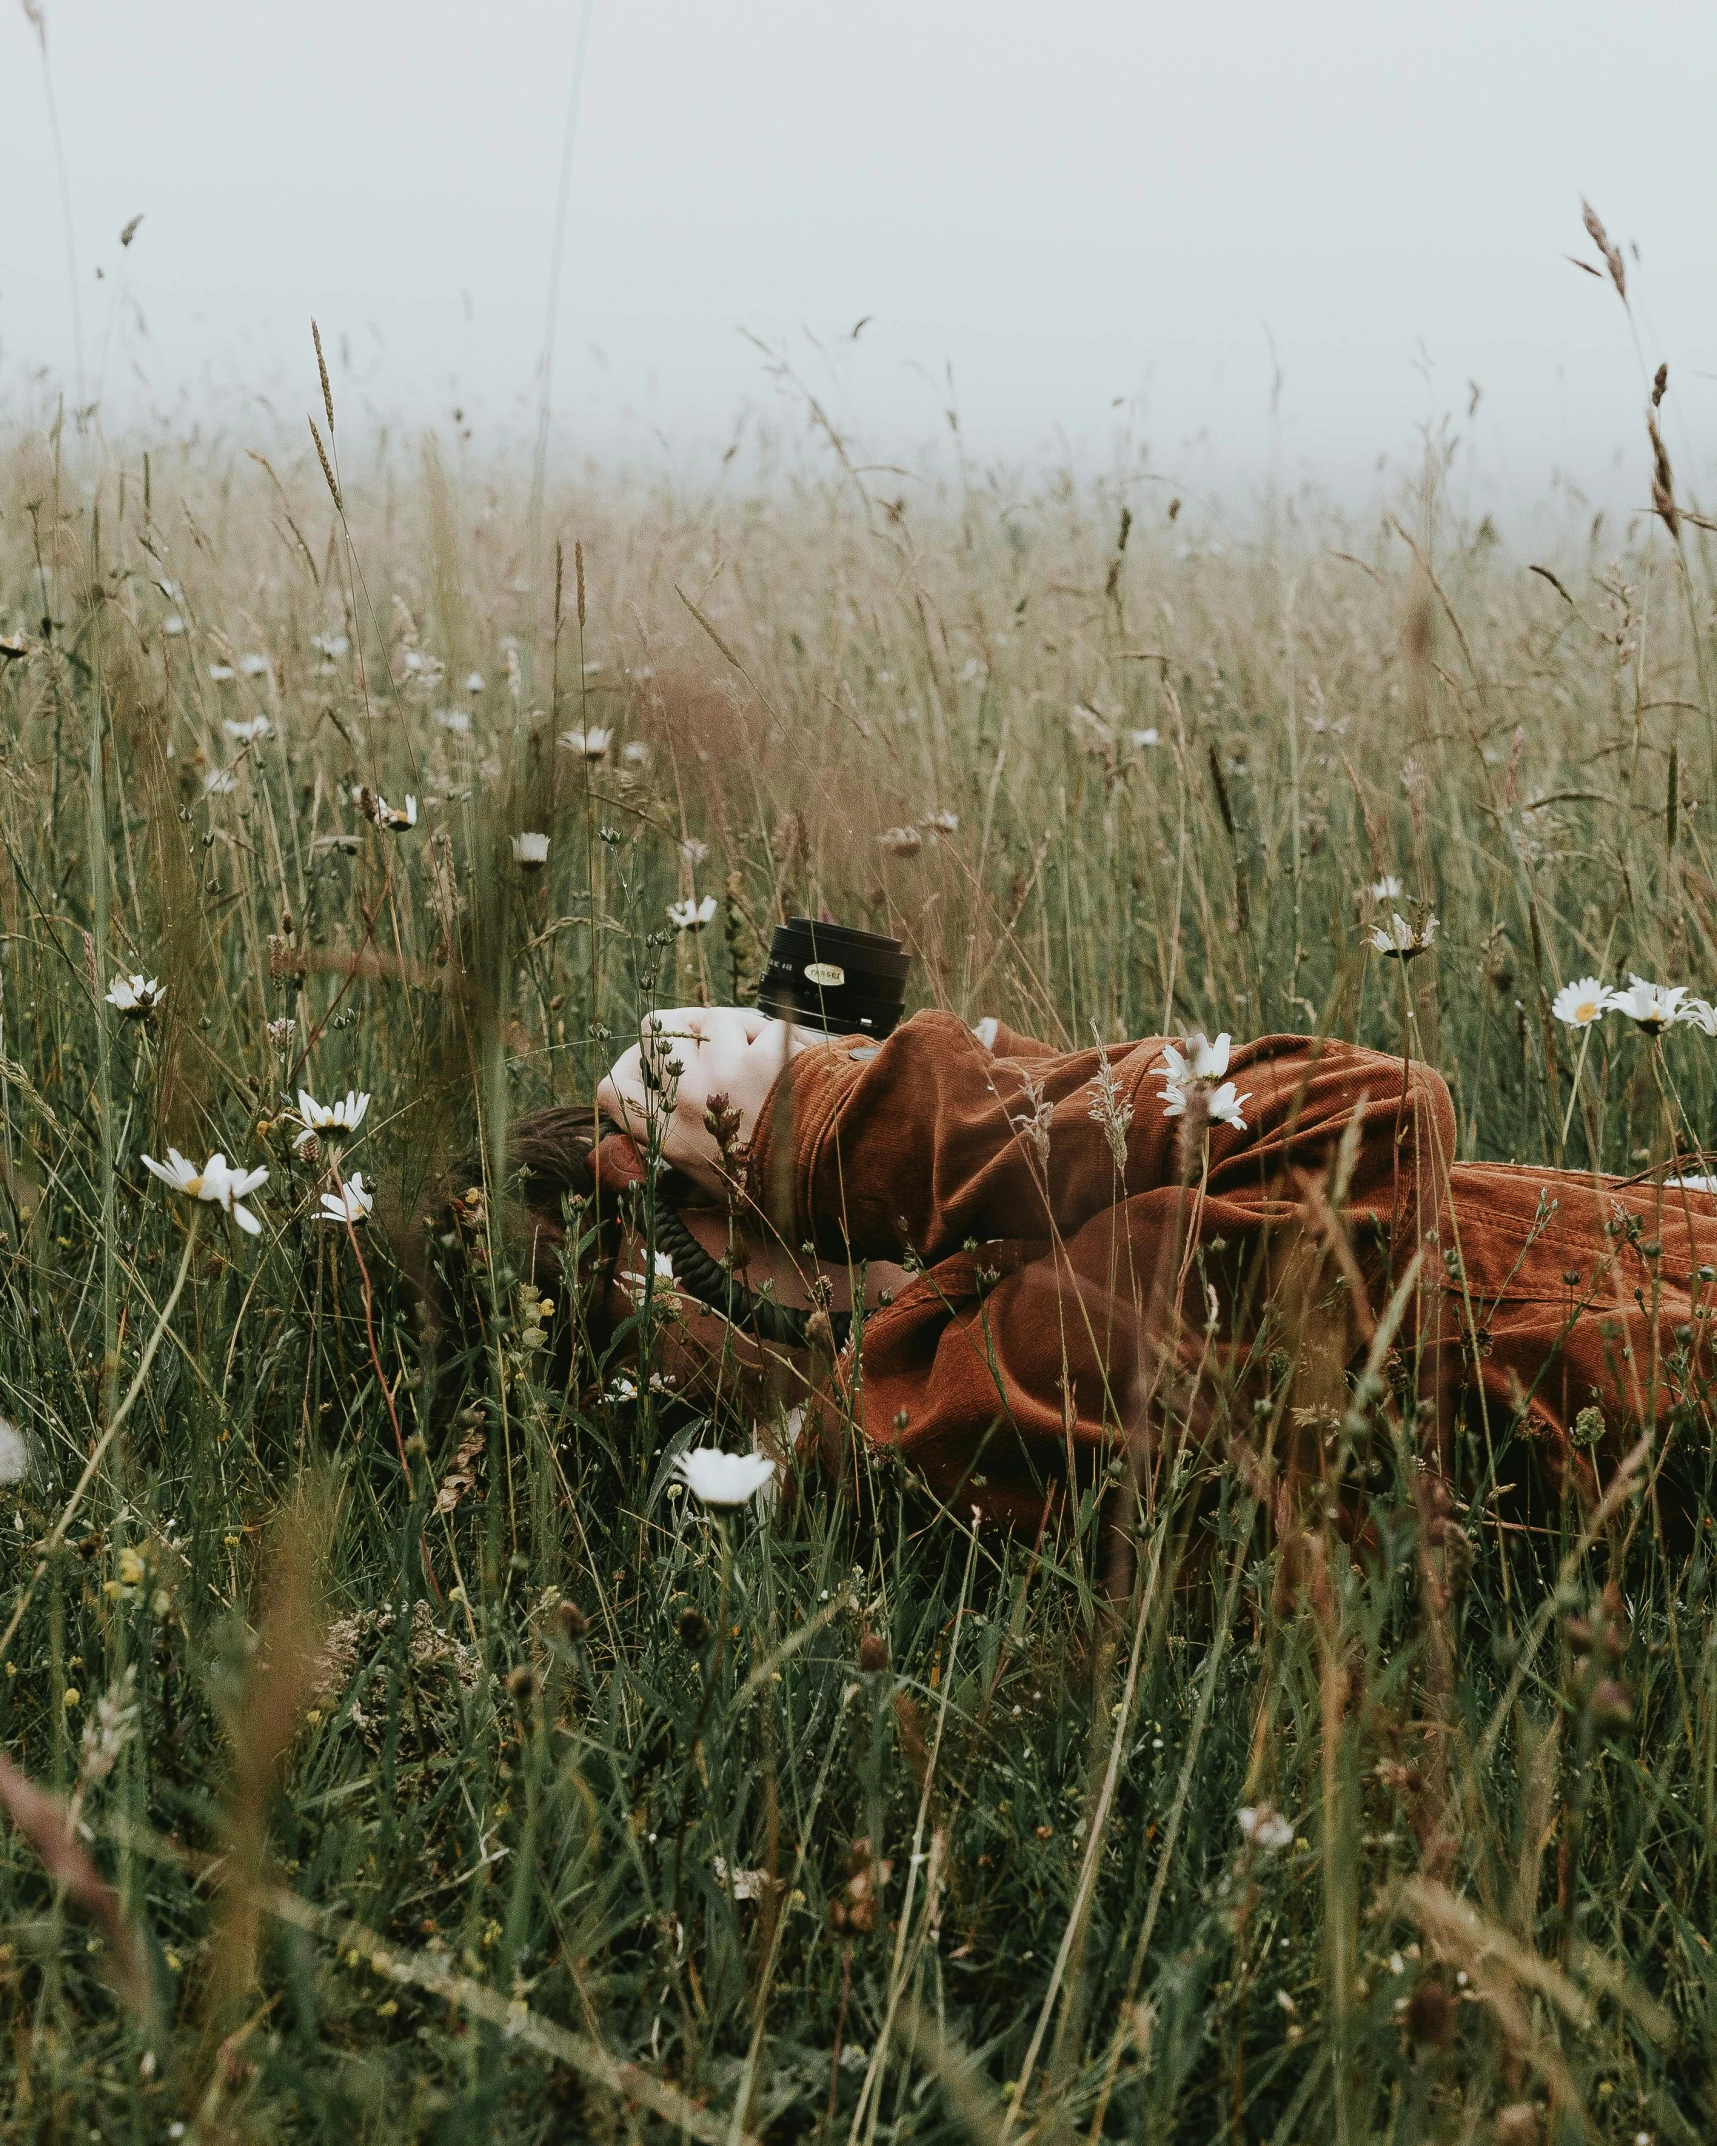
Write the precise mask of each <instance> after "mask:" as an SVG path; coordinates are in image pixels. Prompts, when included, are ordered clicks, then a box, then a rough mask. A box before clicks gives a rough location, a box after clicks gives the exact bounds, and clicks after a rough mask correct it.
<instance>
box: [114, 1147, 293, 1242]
mask: <svg viewBox="0 0 1717 2146" xmlns="http://www.w3.org/2000/svg"><path fill="white" fill-rule="evenodd" d="M143 1167H144V1168H145V1169H146V1170H148V1171H150V1172H151V1173H152V1174H153V1175H154V1176H156V1177H158V1178H159V1179H160V1180H161V1182H162V1183H163V1184H164V1185H171V1186H172V1188H173V1190H174V1191H175V1192H182V1193H183V1194H184V1195H185V1197H186V1198H187V1199H188V1200H203V1201H206V1202H207V1203H208V1204H209V1205H210V1206H213V1207H220V1208H224V1209H225V1211H226V1212H227V1213H228V1214H229V1215H230V1216H231V1217H232V1219H233V1220H234V1221H235V1222H236V1223H237V1224H238V1226H239V1228H240V1229H242V1230H244V1231H245V1232H246V1233H247V1234H248V1235H249V1236H252V1237H260V1236H261V1234H262V1224H261V1223H260V1222H259V1221H258V1220H257V1219H256V1217H255V1215H253V1214H252V1213H251V1211H250V1209H249V1208H248V1207H241V1206H240V1205H239V1204H238V1203H239V1202H240V1201H241V1200H243V1199H246V1198H248V1197H249V1195H250V1194H251V1193H253V1192H254V1191H255V1190H256V1188H257V1186H258V1185H264V1184H266V1183H267V1182H268V1172H267V1171H266V1170H234V1169H232V1168H231V1167H230V1166H229V1165H228V1162H227V1159H226V1157H225V1156H224V1155H222V1154H221V1153H219V1152H218V1151H217V1152H216V1153H215V1154H213V1155H211V1156H210V1157H209V1159H208V1161H207V1162H206V1163H204V1165H203V1167H202V1168H201V1169H200V1170H199V1169H198V1168H197V1167H196V1166H195V1164H193V1163H189V1162H187V1161H186V1160H185V1158H184V1156H183V1155H181V1154H180V1153H179V1150H178V1149H177V1148H169V1149H168V1150H167V1160H166V1161H165V1162H157V1161H156V1160H155V1158H154V1156H153V1155H145V1156H144V1157H143Z"/></svg>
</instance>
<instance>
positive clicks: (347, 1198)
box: [317, 1170, 376, 1222]
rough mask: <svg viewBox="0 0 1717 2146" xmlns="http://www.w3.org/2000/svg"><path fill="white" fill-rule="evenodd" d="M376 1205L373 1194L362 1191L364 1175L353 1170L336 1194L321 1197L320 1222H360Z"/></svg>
mask: <svg viewBox="0 0 1717 2146" xmlns="http://www.w3.org/2000/svg"><path fill="white" fill-rule="evenodd" d="M375 1204H376V1196H375V1194H374V1193H373V1192H367V1191H366V1190H365V1189H364V1173H363V1172H362V1170H354V1171H353V1173H352V1175H351V1176H350V1177H349V1178H348V1179H347V1180H346V1182H345V1183H344V1184H343V1185H342V1186H341V1187H340V1189H339V1191H338V1192H325V1193H323V1195H322V1203H321V1212H320V1213H319V1214H318V1216H317V1220H318V1221H321V1222H361V1221H363V1219H364V1217H365V1216H366V1215H367V1214H368V1213H369V1212H370V1210H371V1209H372V1208H373V1207H374V1206H375Z"/></svg>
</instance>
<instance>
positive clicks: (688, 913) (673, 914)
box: [668, 894, 715, 931]
mask: <svg viewBox="0 0 1717 2146" xmlns="http://www.w3.org/2000/svg"><path fill="white" fill-rule="evenodd" d="M714 916H715V896H714V895H713V894H706V895H705V896H704V898H703V900H702V901H701V902H700V901H699V900H698V899H697V898H696V897H695V896H688V897H687V899H686V900H685V901H683V902H670V903H669V904H668V922H669V923H670V924H671V925H672V926H673V927H674V929H675V930H676V931H702V930H703V928H704V926H705V925H706V924H708V923H709V922H710V921H711V920H712V919H713V918H714Z"/></svg>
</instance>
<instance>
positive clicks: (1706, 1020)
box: [1681, 998, 1717, 1036]
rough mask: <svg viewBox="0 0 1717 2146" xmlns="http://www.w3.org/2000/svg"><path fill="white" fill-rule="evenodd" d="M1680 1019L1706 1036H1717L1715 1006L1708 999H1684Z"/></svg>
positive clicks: (1716, 1012)
mask: <svg viewBox="0 0 1717 2146" xmlns="http://www.w3.org/2000/svg"><path fill="white" fill-rule="evenodd" d="M1681 1019H1682V1020H1683V1021H1685V1022H1686V1023H1687V1024H1688V1026H1689V1027H1691V1028H1697V1029H1700V1030H1701V1031H1703V1033H1704V1034H1706V1035H1707V1036H1717V1006H1713V1005H1712V1003H1711V1001H1710V1000H1709V999H1703V998H1688V999H1684V1000H1683V1001H1682V1007H1681Z"/></svg>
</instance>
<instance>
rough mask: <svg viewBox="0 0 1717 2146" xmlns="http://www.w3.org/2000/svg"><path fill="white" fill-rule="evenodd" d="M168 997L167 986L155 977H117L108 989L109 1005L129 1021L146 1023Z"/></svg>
mask: <svg viewBox="0 0 1717 2146" xmlns="http://www.w3.org/2000/svg"><path fill="white" fill-rule="evenodd" d="M166 996H167V986H166V985H165V984H162V983H157V982H156V980H155V978H154V977H153V976H116V977H115V978H114V979H113V981H112V983H111V984H109V985H108V987H107V1003H108V1004H109V1005H110V1006H117V1007H118V1008H119V1011H120V1012H121V1013H122V1014H124V1016H125V1018H126V1019H127V1020H128V1021H146V1020H148V1018H149V1016H150V1015H151V1014H152V1013H153V1012H154V1011H155V1010H156V1008H157V1007H158V1006H159V1005H160V1004H161V1001H162V1000H163V999H164V998H165V997H166Z"/></svg>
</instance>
